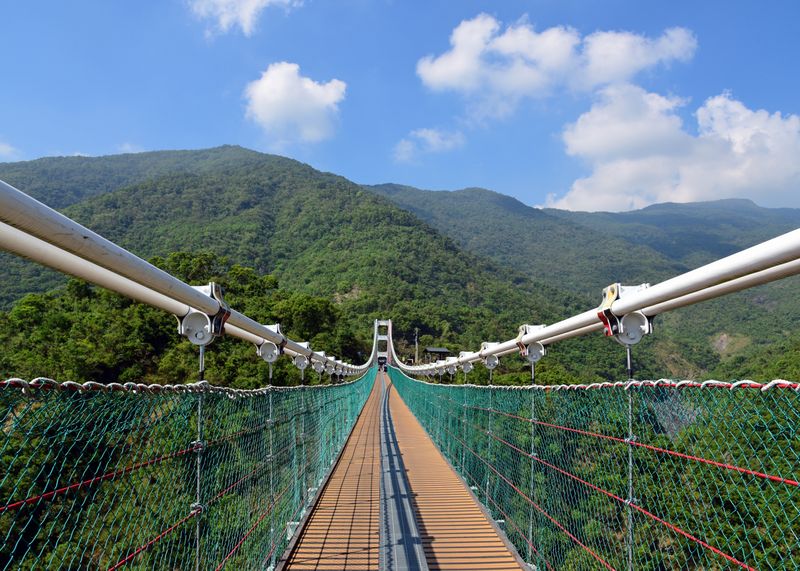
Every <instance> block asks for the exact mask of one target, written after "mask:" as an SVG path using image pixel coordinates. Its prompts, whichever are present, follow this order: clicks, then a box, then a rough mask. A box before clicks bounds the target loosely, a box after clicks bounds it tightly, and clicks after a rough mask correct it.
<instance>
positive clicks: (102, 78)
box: [0, 0, 800, 210]
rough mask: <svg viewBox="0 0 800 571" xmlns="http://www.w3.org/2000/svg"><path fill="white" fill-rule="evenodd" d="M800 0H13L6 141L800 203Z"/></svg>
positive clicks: (16, 147) (430, 180)
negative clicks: (252, 155)
mask: <svg viewBox="0 0 800 571" xmlns="http://www.w3.org/2000/svg"><path fill="white" fill-rule="evenodd" d="M798 21H800V4H798V3H797V2H795V1H789V0H786V1H774V2H766V3H765V2H730V1H724V2H723V1H720V2H715V1H704V2H676V1H671V2H660V1H659V2H656V1H652V2H648V1H626V2H623V1H613V0H612V1H604V2H591V1H589V0H586V1H583V2H568V1H563V0H562V1H556V0H547V1H538V2H523V1H517V2H500V1H491V2H490V1H482V2H479V1H472V0H459V1H457V2H454V1H452V0H449V1H447V0H443V1H437V0H427V1H425V2H411V1H380V0H372V1H370V0H337V1H336V2H333V1H330V0H329V1H323V0H304V1H302V2H300V1H295V0H160V1H159V2H149V1H141V2H137V3H123V2H104V1H96V2H90V1H76V2H39V1H36V0H29V1H26V2H4V3H3V4H1V5H0V22H2V23H3V34H2V35H0V54H2V56H0V57H2V60H1V61H2V77H3V88H2V90H0V160H5V161H10V160H27V159H33V158H37V157H41V156H49V155H72V154H87V155H104V154H114V153H118V152H126V151H141V150H157V149H184V148H203V147H211V146H216V145H221V144H239V145H242V146H245V147H249V148H253V149H257V150H261V151H266V152H276V153H279V154H283V155H287V156H290V157H293V158H296V159H298V160H301V161H304V162H307V163H309V164H311V165H312V166H314V167H316V168H319V169H322V170H327V171H332V172H335V173H338V174H342V175H344V176H346V177H348V178H350V179H352V180H354V181H356V182H361V183H370V184H371V183H380V182H398V183H404V184H410V185H414V186H418V187H421V188H428V189H456V188H463V187H468V186H482V187H485V188H490V189H493V190H497V191H499V192H502V193H505V194H510V195H512V196H515V197H517V198H519V199H520V200H522V201H523V202H525V203H526V204H530V205H549V206H555V207H559V208H570V209H577V210H627V209H630V208H638V207H642V206H645V205H647V204H650V203H653V202H663V201H666V200H673V201H692V200H709V199H716V198H725V197H747V198H751V199H753V200H755V201H756V202H757V203H759V204H762V205H765V206H795V207H800V117H799V116H800V95H799V94H800V74H798V73H797V61H798V56H800V34H797V30H796V23H797V22H798Z"/></svg>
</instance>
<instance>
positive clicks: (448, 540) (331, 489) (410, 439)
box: [285, 373, 523, 571]
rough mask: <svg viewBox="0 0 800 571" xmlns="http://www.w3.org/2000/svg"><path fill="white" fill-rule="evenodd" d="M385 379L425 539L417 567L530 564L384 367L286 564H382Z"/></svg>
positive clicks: (418, 534)
mask: <svg viewBox="0 0 800 571" xmlns="http://www.w3.org/2000/svg"><path fill="white" fill-rule="evenodd" d="M384 383H385V384H386V386H388V391H386V392H385V395H386V396H385V398H387V399H388V404H389V406H388V408H389V412H390V415H391V422H392V426H393V429H394V435H395V437H396V444H397V447H398V449H399V455H400V458H401V461H402V466H403V468H404V471H405V478H406V485H407V488H408V489H409V490H410V496H411V498H410V500H411V506H412V508H413V512H414V518H415V524H416V530H414V532H413V533H411V534H410V535H412V536H413V537H414V538H416V540H417V541H421V543H422V548H423V550H424V556H425V561H423V562H422V564H421V566H419V567H416V566H415V567H414V568H415V569H421V570H422V571H424V570H425V569H426V568H427V569H430V570H465V571H467V570H470V571H478V570H484V569H486V570H520V569H523V567H522V565H521V564H520V560H519V559H518V557H517V556H516V554H515V553H513V552H512V551H511V550H510V549H509V548H508V546H507V545H506V543H505V542H504V541H503V539H502V538H501V536H500V535H499V534H498V532H497V530H496V528H495V527H494V525H493V524H492V522H490V520H489V519H488V518H487V517H486V515H485V513H484V511H483V510H482V509H481V507H480V505H479V504H478V503H477V502H476V501H475V499H474V497H473V496H472V494H471V493H470V491H469V490H468V489H467V487H466V485H465V484H464V482H463V481H462V480H461V478H459V477H458V475H457V474H456V473H455V472H454V471H453V470H452V469H451V468H450V465H449V464H448V463H447V461H446V460H445V459H444V458H443V457H442V455H441V454H440V453H439V451H438V449H437V448H436V446H435V445H434V444H433V442H432V441H431V439H430V438H429V437H428V435H427V434H426V433H425V430H424V429H423V428H422V426H421V425H420V424H419V422H417V420H416V418H414V415H413V414H412V413H411V411H410V410H409V409H408V407H407V406H406V405H405V403H404V402H403V401H402V399H401V398H400V396H399V395H398V393H397V392H396V391H395V390H394V388H393V387H391V386H389V384H390V381H389V378H388V375H384V374H382V373H378V377H377V379H376V381H375V387H374V388H373V390H372V393H371V394H370V397H369V399H368V400H367V403H366V405H365V407H364V411H363V412H362V413H361V416H360V417H359V419H358V421H357V423H356V426H355V428H354V429H353V433H352V435H351V436H350V438H349V440H348V441H347V444H346V445H345V449H344V451H343V452H342V456H341V458H340V459H339V462H338V463H337V465H336V466H335V467H334V470H333V472H332V473H331V477H330V479H329V481H328V482H327V484H326V485H325V487H324V489H323V491H322V493H321V495H320V497H319V500H318V502H317V504H316V506H315V508H314V510H313V512H312V514H311V516H310V517H309V518H308V521H307V524H306V525H305V527H304V528H303V530H302V531H301V532H300V535H299V539H298V541H297V542H296V544H295V546H294V548H293V549H292V550H291V552H290V554H289V556H288V559H287V560H285V568H286V569H292V570H295V569H296V570H316V571H323V570H330V571H333V570H337V571H338V570H349V569H352V570H361V569H376V570H377V569H378V568H379V567H380V565H381V561H382V559H381V545H382V543H381V542H382V541H383V544H384V545H386V544H387V540H386V538H381V534H380V516H381V514H380V506H381V497H380V496H381V490H380V477H381V462H380V459H381V451H380V448H381V446H380V445H381V440H380V412H381V404H382V398H383V397H384V391H383V390H382V389H383V387H384ZM384 560H386V559H385V556H384ZM389 560H391V558H389ZM385 566H386V565H385ZM425 566H427V567H425ZM389 567H391V566H389ZM404 569H408V567H405V568H404Z"/></svg>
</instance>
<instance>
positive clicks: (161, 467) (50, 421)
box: [0, 371, 375, 570]
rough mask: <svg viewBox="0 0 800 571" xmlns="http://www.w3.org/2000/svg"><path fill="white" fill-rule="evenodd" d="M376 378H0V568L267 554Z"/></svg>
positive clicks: (266, 563)
mask: <svg viewBox="0 0 800 571" xmlns="http://www.w3.org/2000/svg"><path fill="white" fill-rule="evenodd" d="M374 378H375V373H374V371H371V372H369V373H368V374H367V375H365V376H364V377H362V378H360V379H359V380H356V381H353V382H349V383H344V384H340V385H325V386H313V387H307V386H306V387H292V388H285V387H270V388H264V389H258V390H250V391H243V390H233V389H224V388H218V387H212V386H210V385H208V384H207V383H197V384H193V385H175V386H163V387H161V386H158V385H149V386H148V385H136V384H132V383H129V384H125V385H119V384H114V385H100V384H97V383H86V384H84V385H78V384H76V383H62V384H59V383H55V382H54V381H50V380H46V379H37V380H35V381H31V382H30V383H28V382H25V381H22V380H19V379H13V380H10V381H3V382H0V569H3V570H5V569H120V568H125V567H128V568H132V569H202V570H209V569H222V568H225V567H227V568H230V569H266V568H270V567H271V566H274V564H275V562H276V559H277V558H278V557H279V556H280V555H281V553H282V551H283V550H284V548H285V547H286V545H287V543H288V540H289V538H290V537H291V535H292V534H293V532H294V529H295V527H296V525H297V524H296V522H298V521H299V519H300V518H301V516H302V514H303V512H304V510H306V508H307V507H308V505H309V503H310V501H311V500H312V499H313V496H314V492H315V490H316V488H317V487H318V486H319V485H320V484H321V482H322V481H323V478H324V476H325V474H326V472H327V471H328V470H329V468H330V467H331V465H332V463H333V461H334V459H335V457H336V456H337V454H338V453H339V451H340V450H341V448H342V446H343V444H344V442H345V440H346V438H347V436H348V434H349V433H350V430H351V429H352V427H353V425H354V423H355V419H356V417H357V415H358V413H359V412H360V410H361V408H362V407H363V404H364V402H365V401H366V398H367V395H368V393H369V390H370V388H371V387H372V384H373V381H374Z"/></svg>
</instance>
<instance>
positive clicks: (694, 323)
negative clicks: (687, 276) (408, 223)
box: [368, 184, 800, 376]
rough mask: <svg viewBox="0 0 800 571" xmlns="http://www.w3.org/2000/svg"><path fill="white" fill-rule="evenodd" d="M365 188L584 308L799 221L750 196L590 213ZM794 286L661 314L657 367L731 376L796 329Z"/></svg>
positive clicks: (799, 283)
mask: <svg viewBox="0 0 800 571" xmlns="http://www.w3.org/2000/svg"><path fill="white" fill-rule="evenodd" d="M368 188H370V189H371V190H373V191H374V192H376V193H378V194H381V195H382V196H386V197H387V198H390V199H391V200H392V201H394V202H395V203H396V204H398V205H399V206H401V207H403V208H406V209H408V210H410V211H412V212H414V213H416V214H417V215H418V216H420V217H421V218H422V219H423V220H426V221H427V222H428V223H430V224H431V225H432V226H434V227H435V228H437V229H439V230H440V231H442V232H443V233H445V234H447V235H448V236H450V237H451V238H453V239H454V240H455V241H456V242H458V243H459V244H460V245H461V246H462V247H464V248H465V249H467V250H469V251H472V252H475V253H478V254H482V255H485V256H487V257H489V258H491V259H493V260H494V261H496V262H497V263H501V264H504V265H507V266H509V267H513V268H515V269H518V270H519V271H523V272H526V273H527V274H528V275H529V276H532V277H533V276H535V277H537V278H539V279H542V280H543V281H546V282H547V283H550V284H553V285H557V286H560V287H565V288H568V289H571V290H573V291H574V292H576V293H582V294H585V295H586V296H588V298H587V306H591V305H592V304H594V303H597V302H599V298H600V292H601V290H602V288H603V287H604V286H605V285H608V284H609V283H612V282H617V281H618V282H621V283H625V284H638V283H644V282H649V283H657V282H659V281H661V280H663V279H665V278H669V277H671V276H673V275H676V274H679V273H683V272H686V271H688V270H690V269H693V268H695V267H697V266H700V265H702V264H705V263H708V262H710V261H713V260H715V259H718V258H720V257H723V256H726V255H729V254H731V253H734V252H736V251H739V250H741V249H743V248H746V247H748V246H752V245H754V244H756V243H758V242H761V241H764V240H767V239H770V238H773V237H775V236H777V235H779V234H782V233H784V232H787V231H789V230H792V229H794V228H797V227H800V210H798V209H788V208H786V209H770V208H761V207H758V206H756V205H755V204H753V203H752V202H750V201H747V200H723V201H718V202H707V203H693V204H658V205H653V206H650V207H648V208H645V209H642V210H637V211H633V212H624V213H607V212H597V213H586V212H569V211H562V210H552V209H545V210H541V209H536V208H531V207H529V206H526V205H524V204H522V203H521V202H519V201H517V200H515V199H513V198H511V197H508V196H504V195H501V194H497V193H495V192H491V191H488V190H484V189H474V188H473V189H465V190H459V191H452V192H441V191H425V190H420V189H416V188H412V187H408V186H401V185H391V184H386V185H379V186H373V187H368ZM798 289H800V277H795V278H790V279H787V280H782V281H781V282H778V283H775V284H770V285H766V286H761V287H759V288H755V289H753V290H749V291H745V292H741V293H738V294H735V295H731V296H727V297H725V298H722V299H719V300H715V301H712V302H706V303H703V304H700V305H697V306H694V307H690V308H685V309H682V310H680V311H676V312H673V313H671V314H667V315H664V316H661V317H659V318H658V319H657V321H656V325H657V330H656V335H654V341H653V343H654V345H653V350H654V352H655V354H656V361H657V362H658V363H660V364H661V365H663V369H662V370H661V371H662V372H661V374H663V375H672V376H686V375H707V374H709V371H714V370H717V367H718V366H721V367H723V368H722V370H724V371H726V372H728V374H735V368H732V367H731V366H730V365H728V364H727V363H728V361H731V362H734V363H735V362H741V358H742V355H745V354H753V353H754V352H756V353H757V352H758V351H760V350H761V348H762V347H768V346H769V345H771V344H772V343H775V342H778V343H780V342H783V340H784V339H786V338H787V336H790V335H791V334H792V333H793V332H796V331H797V325H796V324H797V323H798V321H800V304H798V303H797V301H796V300H797V291H798ZM744 370H749V369H743V371H744ZM742 374H744V372H743V373H742Z"/></svg>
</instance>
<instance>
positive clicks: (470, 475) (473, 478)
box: [461, 467, 553, 569]
mask: <svg viewBox="0 0 800 571" xmlns="http://www.w3.org/2000/svg"><path fill="white" fill-rule="evenodd" d="M461 469H462V470H463V472H464V474H466V475H467V476H469V477H470V478H471V479H472V481H473V482H475V483H476V484H477V483H478V479H477V478H476V477H475V476H473V475H472V474H470V473H469V472H468V471H467V470H466V469H465V468H463V467H462V468H461ZM487 499H488V500H489V501H490V502H492V503H493V504H494V506H495V508H497V511H499V512H500V513H501V514H503V517H504V518H506V521H508V522H510V523H511V526H512V527H513V528H514V531H516V532H517V535H519V536H520V537H521V538H522V539H523V541H525V543H527V544H528V546H529V547H530V548H531V549H532V550H533V552H534V553H535V554H536V555H538V556H540V557H541V558H542V559H543V560H544V563H545V565H547V568H548V569H553V566H552V565H550V562H549V561H548V560H547V559H546V558H545V556H544V555H542V554H541V553H539V550H538V549H536V546H535V545H534V544H533V542H531V541H530V540H529V539H528V537H527V536H526V535H525V534H524V533H522V530H520V528H519V526H518V525H517V524H516V523H515V522H514V520H513V518H511V517H510V516H509V515H508V514H507V513H506V512H505V511H503V508H501V507H500V505H499V504H498V503H497V502H496V501H494V500H493V499H492V498H487Z"/></svg>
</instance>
